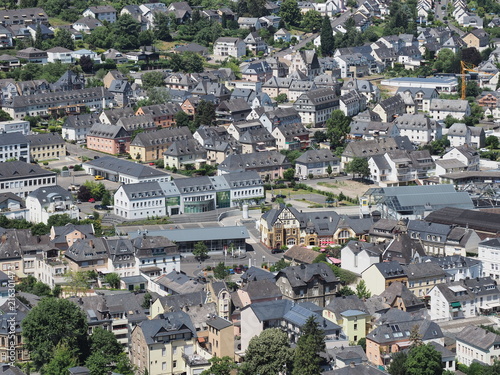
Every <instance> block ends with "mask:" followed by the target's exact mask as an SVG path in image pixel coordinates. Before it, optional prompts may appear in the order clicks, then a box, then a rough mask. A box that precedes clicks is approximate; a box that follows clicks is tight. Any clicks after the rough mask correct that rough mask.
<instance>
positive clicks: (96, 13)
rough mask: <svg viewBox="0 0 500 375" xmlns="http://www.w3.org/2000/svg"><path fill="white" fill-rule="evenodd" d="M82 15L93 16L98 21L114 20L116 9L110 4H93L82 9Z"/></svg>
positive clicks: (110, 21)
mask: <svg viewBox="0 0 500 375" xmlns="http://www.w3.org/2000/svg"><path fill="white" fill-rule="evenodd" d="M83 16H84V17H94V18H96V19H98V20H99V21H107V22H109V23H113V22H116V9H115V8H113V7H112V6H111V5H103V6H94V7H90V8H87V9H85V10H84V11H83Z"/></svg>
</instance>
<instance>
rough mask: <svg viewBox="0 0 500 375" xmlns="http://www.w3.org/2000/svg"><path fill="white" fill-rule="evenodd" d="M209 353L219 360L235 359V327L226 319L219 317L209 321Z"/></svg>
mask: <svg viewBox="0 0 500 375" xmlns="http://www.w3.org/2000/svg"><path fill="white" fill-rule="evenodd" d="M207 324H208V351H209V352H210V353H211V354H212V355H213V356H217V357H219V358H222V357H225V356H228V357H229V358H234V327H233V324H232V323H231V322H230V321H229V320H226V319H222V318H220V317H218V316H216V317H213V318H212V319H209V320H208V321H207Z"/></svg>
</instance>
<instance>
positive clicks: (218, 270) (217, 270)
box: [214, 262, 228, 280]
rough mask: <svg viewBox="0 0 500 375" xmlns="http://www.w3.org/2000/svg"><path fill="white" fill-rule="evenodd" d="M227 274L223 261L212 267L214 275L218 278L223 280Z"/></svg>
mask: <svg viewBox="0 0 500 375" xmlns="http://www.w3.org/2000/svg"><path fill="white" fill-rule="evenodd" d="M227 275H228V270H227V268H226V264H225V263H224V262H219V264H217V265H216V266H215V267H214V277H215V278H216V279H218V280H224V279H225V277H226V276H227Z"/></svg>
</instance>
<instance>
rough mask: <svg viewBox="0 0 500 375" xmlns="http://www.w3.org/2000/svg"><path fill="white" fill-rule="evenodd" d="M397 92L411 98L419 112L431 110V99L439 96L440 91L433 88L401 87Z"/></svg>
mask: <svg viewBox="0 0 500 375" xmlns="http://www.w3.org/2000/svg"><path fill="white" fill-rule="evenodd" d="M396 93H397V94H400V95H401V96H403V97H404V98H411V99H412V103H413V105H414V107H415V110H416V111H418V112H429V111H430V105H431V100H432V99H434V98H437V97H439V93H438V92H437V90H436V89H433V88H418V87H399V88H398V91H397V92H396ZM405 100H406V99H405Z"/></svg>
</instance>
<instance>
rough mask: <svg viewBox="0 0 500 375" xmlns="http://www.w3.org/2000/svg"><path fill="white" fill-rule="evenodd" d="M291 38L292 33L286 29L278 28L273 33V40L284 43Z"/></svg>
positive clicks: (288, 41)
mask: <svg viewBox="0 0 500 375" xmlns="http://www.w3.org/2000/svg"><path fill="white" fill-rule="evenodd" d="M291 40H292V34H290V32H289V31H288V30H286V29H283V28H281V29H279V30H278V31H276V32H275V33H274V41H275V42H282V43H283V42H285V43H290V41H291Z"/></svg>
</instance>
